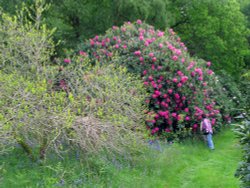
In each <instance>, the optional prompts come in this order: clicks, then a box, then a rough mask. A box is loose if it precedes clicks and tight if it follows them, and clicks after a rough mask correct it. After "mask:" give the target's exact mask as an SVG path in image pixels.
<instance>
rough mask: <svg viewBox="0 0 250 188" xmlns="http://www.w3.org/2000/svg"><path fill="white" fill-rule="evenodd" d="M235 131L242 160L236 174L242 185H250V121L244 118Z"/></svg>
mask: <svg viewBox="0 0 250 188" xmlns="http://www.w3.org/2000/svg"><path fill="white" fill-rule="evenodd" d="M235 133H236V134H237V135H238V137H239V139H240V144H241V145H242V147H243V152H244V156H243V161H242V162H241V163H240V165H239V167H238V169H237V171H236V174H235V175H236V176H237V177H240V179H241V181H242V187H246V188H248V187H250V121H249V119H247V118H246V120H245V121H243V122H242V123H241V124H239V125H237V126H236V128H235Z"/></svg>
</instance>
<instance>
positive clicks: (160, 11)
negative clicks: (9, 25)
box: [0, 0, 250, 80]
mask: <svg viewBox="0 0 250 188" xmlns="http://www.w3.org/2000/svg"><path fill="white" fill-rule="evenodd" d="M23 2H24V3H27V4H32V3H34V0H23V1H19V0H2V1H1V2H0V6H1V7H2V8H3V9H4V10H5V11H8V12H10V13H15V10H16V7H17V8H18V7H20V6H21V4H22V3H23ZM45 2H46V3H49V4H50V6H51V7H50V9H49V11H47V12H46V16H45V19H44V20H43V21H44V22H46V24H47V25H49V26H50V27H51V28H54V27H56V28H57V31H56V33H55V40H56V41H61V43H60V45H59V46H58V49H57V51H58V53H60V52H62V50H63V49H75V48H76V47H77V46H79V45H80V44H81V43H83V41H84V40H86V39H88V38H90V37H93V36H95V35H98V34H103V33H104V32H105V31H106V30H107V29H108V28H110V27H112V26H113V25H117V26H120V25H121V24H123V22H124V21H131V22H133V21H135V20H136V19H141V20H143V21H146V22H147V23H149V24H151V25H154V26H155V27H156V28H157V29H161V30H164V29H166V28H169V27H170V28H173V29H174V31H175V32H176V33H177V34H178V35H179V36H180V37H181V38H182V40H183V41H184V42H185V44H186V45H187V47H188V49H189V52H190V53H191V54H192V55H194V56H198V57H200V58H204V59H205V60H208V61H212V63H213V69H215V70H217V72H221V71H222V70H223V71H225V72H226V73H229V75H231V76H233V78H234V79H236V80H239V78H240V76H241V75H242V74H244V73H246V72H247V71H248V70H249V67H250V65H249V64H250V63H249V62H250V50H249V44H250V34H249V33H250V32H249V28H250V2H249V1H247V0H220V1H216V0H191V1H190V0H136V1H134V0H74V1H73V0H59V1H58V0H46V1H45Z"/></svg>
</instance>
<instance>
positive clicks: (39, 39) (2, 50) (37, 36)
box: [0, 0, 55, 74]
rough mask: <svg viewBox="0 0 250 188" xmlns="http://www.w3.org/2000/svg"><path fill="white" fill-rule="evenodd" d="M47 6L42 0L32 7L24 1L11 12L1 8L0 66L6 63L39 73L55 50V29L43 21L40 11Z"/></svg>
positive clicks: (23, 70)
mask: <svg viewBox="0 0 250 188" xmlns="http://www.w3.org/2000/svg"><path fill="white" fill-rule="evenodd" d="M47 8H48V6H47V5H45V4H44V3H43V1H42V0H37V1H36V3H35V5H34V6H33V7H30V8H27V7H26V6H25V5H24V4H23V5H22V8H21V10H18V11H17V12H16V15H15V16H11V15H9V14H7V13H5V12H3V11H1V10H0V16H1V20H0V41H1V42H0V68H1V69H3V68H5V70H6V69H7V67H8V65H10V67H11V68H12V69H14V68H15V67H16V68H18V70H19V71H20V72H25V73H26V74H27V73H28V72H30V73H32V74H36V73H40V72H41V71H42V70H41V69H42V66H43V65H45V64H48V62H49V59H50V57H51V55H53V53H54V47H55V44H54V41H53V40H52V35H53V33H54V32H55V29H52V30H50V29H48V28H47V26H46V25H44V24H42V15H43V12H44V11H45V10H46V9H47Z"/></svg>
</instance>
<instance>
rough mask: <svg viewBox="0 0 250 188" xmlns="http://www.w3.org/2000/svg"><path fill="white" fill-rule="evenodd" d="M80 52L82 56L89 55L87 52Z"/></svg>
mask: <svg viewBox="0 0 250 188" xmlns="http://www.w3.org/2000/svg"><path fill="white" fill-rule="evenodd" d="M79 54H80V55H82V56H87V53H86V52H84V51H79Z"/></svg>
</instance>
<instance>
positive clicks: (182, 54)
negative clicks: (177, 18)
mask: <svg viewBox="0 0 250 188" xmlns="http://www.w3.org/2000/svg"><path fill="white" fill-rule="evenodd" d="M79 53H80V54H79V55H80V56H83V57H84V56H88V57H89V58H90V60H91V61H92V63H93V64H95V62H100V63H101V64H110V63H115V64H118V65H121V66H126V67H127V68H128V70H129V71H131V72H133V73H136V74H140V75H141V78H142V80H143V82H144V85H145V87H146V88H147V91H148V97H147V98H146V99H145V103H147V104H148V106H149V109H150V110H149V111H148V112H146V113H147V119H146V124H147V127H148V129H150V131H151V133H152V134H153V135H160V134H161V135H168V134H172V133H175V132H180V131H187V132H192V131H193V132H196V131H197V130H198V125H199V122H200V120H201V118H202V117H201V115H202V114H203V113H205V114H207V115H208V116H209V117H210V118H211V121H212V125H213V126H214V127H218V126H219V125H220V124H219V123H218V122H219V121H221V114H220V109H219V106H218V105H216V104H217V103H216V100H215V98H216V97H218V96H216V93H217V91H216V90H215V88H217V89H218V88H220V87H219V85H217V78H216V77H215V74H214V72H213V71H212V70H211V69H210V66H211V62H205V61H204V60H201V59H197V58H193V57H190V55H189V53H188V50H187V48H186V46H185V44H184V43H183V42H182V41H181V39H180V38H179V37H178V36H177V35H176V34H175V32H174V31H173V30H172V29H169V30H168V32H163V31H159V30H155V29H154V27H152V26H150V25H147V24H145V23H142V22H141V21H140V20H138V21H137V22H136V23H134V24H132V23H130V22H127V23H125V24H124V25H123V26H121V27H116V26H113V28H112V29H110V30H108V31H107V32H106V34H105V35H103V36H95V37H94V38H92V39H90V40H89V41H88V42H87V43H85V44H84V45H83V46H81V50H80V52H79Z"/></svg>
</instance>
